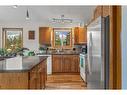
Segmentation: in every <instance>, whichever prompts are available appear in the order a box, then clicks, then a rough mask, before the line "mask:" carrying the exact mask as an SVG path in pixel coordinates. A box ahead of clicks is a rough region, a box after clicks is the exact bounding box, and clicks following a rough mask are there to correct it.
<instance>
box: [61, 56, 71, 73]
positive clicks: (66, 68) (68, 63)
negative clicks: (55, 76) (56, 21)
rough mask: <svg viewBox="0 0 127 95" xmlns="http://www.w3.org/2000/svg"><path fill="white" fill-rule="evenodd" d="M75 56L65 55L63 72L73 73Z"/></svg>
mask: <svg viewBox="0 0 127 95" xmlns="http://www.w3.org/2000/svg"><path fill="white" fill-rule="evenodd" d="M72 58H73V56H71V55H63V58H62V72H71V62H72Z"/></svg>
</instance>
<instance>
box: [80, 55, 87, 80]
mask: <svg viewBox="0 0 127 95" xmlns="http://www.w3.org/2000/svg"><path fill="white" fill-rule="evenodd" d="M80 76H81V78H82V79H83V80H84V82H86V73H85V56H84V55H80Z"/></svg>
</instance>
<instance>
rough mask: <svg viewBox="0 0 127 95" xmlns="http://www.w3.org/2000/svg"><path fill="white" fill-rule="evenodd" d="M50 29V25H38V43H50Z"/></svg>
mask: <svg viewBox="0 0 127 95" xmlns="http://www.w3.org/2000/svg"><path fill="white" fill-rule="evenodd" d="M51 31H52V28H50V27H40V28H39V43H40V44H41V45H42V44H46V45H47V44H48V45H49V44H51Z"/></svg>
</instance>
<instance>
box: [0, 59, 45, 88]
mask: <svg viewBox="0 0 127 95" xmlns="http://www.w3.org/2000/svg"><path fill="white" fill-rule="evenodd" d="M26 62H29V61H28V60H27V61H26ZM46 62H47V60H43V61H40V63H38V64H37V65H35V66H34V67H33V68H32V69H30V70H27V71H19V72H18V71H7V72H6V71H4V72H0V89H44V88H45V83H46V80H47V79H46V78H47V73H46V68H47V67H46Z"/></svg>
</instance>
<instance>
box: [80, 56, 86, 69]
mask: <svg viewBox="0 0 127 95" xmlns="http://www.w3.org/2000/svg"><path fill="white" fill-rule="evenodd" d="M81 68H85V57H84V56H83V55H80V69H81Z"/></svg>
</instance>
